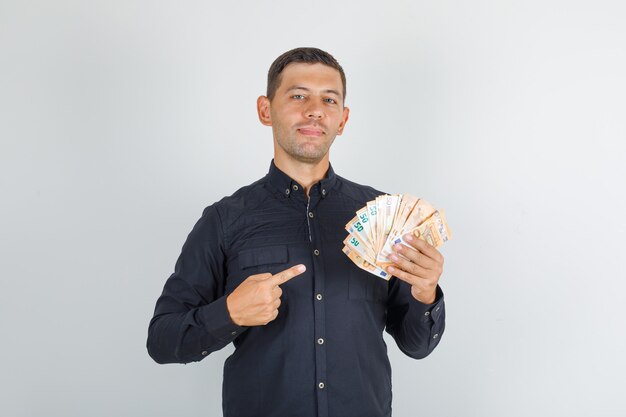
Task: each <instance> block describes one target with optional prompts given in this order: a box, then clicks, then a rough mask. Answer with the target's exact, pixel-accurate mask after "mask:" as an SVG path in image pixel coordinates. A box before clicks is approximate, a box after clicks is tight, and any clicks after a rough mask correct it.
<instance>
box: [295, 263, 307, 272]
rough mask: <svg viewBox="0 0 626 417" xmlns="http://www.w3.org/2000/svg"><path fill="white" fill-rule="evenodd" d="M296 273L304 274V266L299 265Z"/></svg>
mask: <svg viewBox="0 0 626 417" xmlns="http://www.w3.org/2000/svg"><path fill="white" fill-rule="evenodd" d="M296 271H298V272H304V271H306V266H304V265H302V264H300V265H298V267H297V268H296Z"/></svg>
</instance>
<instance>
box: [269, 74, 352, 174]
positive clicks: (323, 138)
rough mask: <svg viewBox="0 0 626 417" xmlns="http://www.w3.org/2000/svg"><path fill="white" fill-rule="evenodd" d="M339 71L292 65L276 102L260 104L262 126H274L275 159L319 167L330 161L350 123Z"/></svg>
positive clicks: (282, 82)
mask: <svg viewBox="0 0 626 417" xmlns="http://www.w3.org/2000/svg"><path fill="white" fill-rule="evenodd" d="M342 92H343V84H342V82H341V76H340V75H339V71H337V70H336V69H334V68H331V67H329V66H326V65H323V64H317V63H316V64H306V63H292V64H289V65H287V66H286V67H285V69H284V70H283V72H282V74H281V82H280V86H279V87H278V89H277V90H276V94H275V95H274V98H273V100H272V101H271V102H270V101H269V99H268V98H267V97H264V96H261V97H259V100H258V102H257V109H258V112H259V119H260V120H261V123H263V124H264V125H267V126H272V131H273V134H274V151H275V157H278V158H289V159H292V160H296V161H299V162H305V163H310V164H316V163H319V162H320V161H322V160H323V159H325V158H326V159H327V158H328V150H329V149H330V145H332V143H333V141H334V140H335V137H336V136H337V135H341V133H342V132H343V129H344V126H345V124H346V122H347V121H348V114H349V109H348V108H347V107H344V106H343V96H342Z"/></svg>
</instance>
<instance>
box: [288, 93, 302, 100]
mask: <svg viewBox="0 0 626 417" xmlns="http://www.w3.org/2000/svg"><path fill="white" fill-rule="evenodd" d="M291 98H295V99H296V100H300V99H303V98H304V96H303V95H302V94H294V95H293V96H291Z"/></svg>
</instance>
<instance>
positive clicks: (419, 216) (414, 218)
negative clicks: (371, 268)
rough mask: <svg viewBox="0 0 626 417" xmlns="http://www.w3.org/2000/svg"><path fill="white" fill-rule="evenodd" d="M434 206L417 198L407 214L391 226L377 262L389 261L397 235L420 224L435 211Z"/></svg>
mask: <svg viewBox="0 0 626 417" xmlns="http://www.w3.org/2000/svg"><path fill="white" fill-rule="evenodd" d="M435 211H437V210H435V208H434V207H433V206H432V205H431V204H430V203H429V202H427V201H426V200H424V199H418V200H417V202H415V203H414V204H413V205H412V207H411V211H410V213H409V215H408V216H407V217H405V219H404V221H402V222H401V223H399V224H397V225H396V226H395V227H393V228H392V230H391V232H390V233H389V238H388V239H387V241H386V242H385V245H384V246H383V248H382V249H381V251H380V253H379V254H378V257H377V260H378V261H379V262H389V259H388V256H389V255H390V254H391V253H392V252H393V249H392V247H393V245H395V244H396V243H397V242H396V241H397V240H398V236H402V235H403V234H405V233H411V232H412V231H413V230H414V229H415V228H416V227H417V226H418V225H420V224H422V223H423V222H424V220H426V219H428V218H429V217H430V216H432V215H433V213H435Z"/></svg>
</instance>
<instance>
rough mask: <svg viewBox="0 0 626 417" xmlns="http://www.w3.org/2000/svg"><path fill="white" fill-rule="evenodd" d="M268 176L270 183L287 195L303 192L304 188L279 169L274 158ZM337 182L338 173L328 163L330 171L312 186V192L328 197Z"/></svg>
mask: <svg viewBox="0 0 626 417" xmlns="http://www.w3.org/2000/svg"><path fill="white" fill-rule="evenodd" d="M267 178H268V179H269V182H270V184H272V186H273V187H274V188H276V189H277V190H278V191H280V192H281V193H282V194H283V195H284V196H285V197H290V196H291V195H292V193H294V192H295V193H303V192H304V189H303V187H302V185H300V184H299V183H298V182H297V181H296V180H294V179H292V178H291V177H290V176H289V175H287V174H285V173H284V172H283V171H281V170H280V169H278V167H277V166H276V164H274V160H273V159H272V162H271V163H270V170H269V172H268V173H267ZM336 182H337V175H335V171H334V170H333V167H332V165H331V164H330V163H329V164H328V171H326V175H325V177H324V178H323V179H321V180H320V181H319V182H318V183H317V184H315V185H314V186H313V187H311V191H310V193H311V194H317V193H319V194H320V195H321V197H322V198H325V197H328V194H329V193H330V190H331V189H332V188H333V187H334V186H335V183H336Z"/></svg>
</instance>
